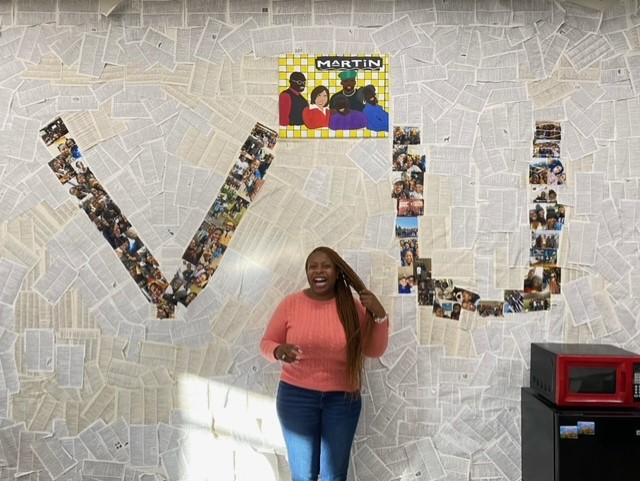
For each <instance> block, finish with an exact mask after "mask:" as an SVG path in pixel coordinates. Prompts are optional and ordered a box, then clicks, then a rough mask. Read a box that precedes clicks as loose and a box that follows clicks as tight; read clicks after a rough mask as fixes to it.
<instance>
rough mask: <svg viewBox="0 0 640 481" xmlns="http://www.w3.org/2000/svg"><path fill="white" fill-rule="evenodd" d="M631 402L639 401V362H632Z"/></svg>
mask: <svg viewBox="0 0 640 481" xmlns="http://www.w3.org/2000/svg"><path fill="white" fill-rule="evenodd" d="M633 402H640V362H634V363H633Z"/></svg>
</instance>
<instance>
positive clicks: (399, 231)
mask: <svg viewBox="0 0 640 481" xmlns="http://www.w3.org/2000/svg"><path fill="white" fill-rule="evenodd" d="M396 237H397V238H399V239H404V238H412V239H414V238H417V237H418V218H417V217H396Z"/></svg>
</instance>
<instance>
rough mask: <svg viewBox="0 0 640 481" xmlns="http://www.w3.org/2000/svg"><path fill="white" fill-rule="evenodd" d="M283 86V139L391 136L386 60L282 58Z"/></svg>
mask: <svg viewBox="0 0 640 481" xmlns="http://www.w3.org/2000/svg"><path fill="white" fill-rule="evenodd" d="M278 86H279V96H278V111H279V119H280V120H279V122H280V137H282V138H289V139H314V138H315V139H318V138H323V139H325V138H370V137H388V135H389V105H390V103H391V102H390V99H389V58H388V56H387V55H375V54H373V55H372V54H368V55H354V56H346V55H341V56H322V55H305V54H287V55H281V56H280V59H279V83H278Z"/></svg>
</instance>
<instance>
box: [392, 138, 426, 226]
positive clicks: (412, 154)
mask: <svg viewBox="0 0 640 481" xmlns="http://www.w3.org/2000/svg"><path fill="white" fill-rule="evenodd" d="M398 133H400V134H398ZM401 141H402V142H416V141H417V142H419V141H420V130H419V129H418V128H417V127H403V126H395V127H394V136H393V151H392V173H391V183H392V188H391V198H392V199H394V200H395V202H396V212H397V215H398V217H417V216H421V215H424V197H425V195H424V175H425V172H426V169H427V159H426V155H425V154H424V152H423V151H422V150H421V148H420V146H419V145H416V144H408V143H405V144H400V143H397V142H401Z"/></svg>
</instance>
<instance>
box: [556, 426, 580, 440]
mask: <svg viewBox="0 0 640 481" xmlns="http://www.w3.org/2000/svg"><path fill="white" fill-rule="evenodd" d="M560 439H578V426H560Z"/></svg>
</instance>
